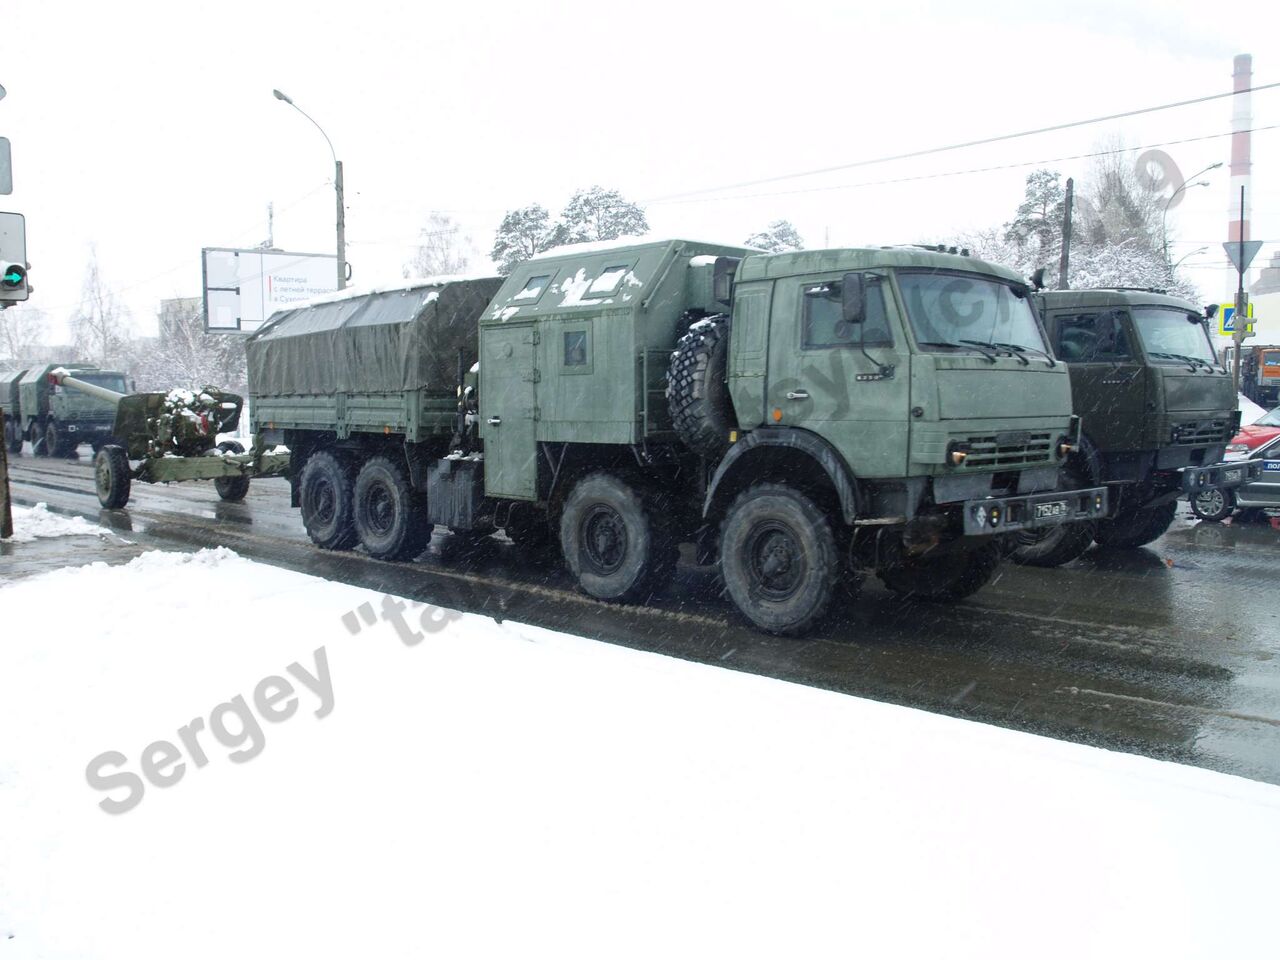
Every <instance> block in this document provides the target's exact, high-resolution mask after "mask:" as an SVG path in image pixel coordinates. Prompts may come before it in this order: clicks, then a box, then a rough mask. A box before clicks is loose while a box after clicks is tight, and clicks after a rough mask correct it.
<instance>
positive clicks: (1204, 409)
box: [1013, 288, 1256, 566]
mask: <svg viewBox="0 0 1280 960" xmlns="http://www.w3.org/2000/svg"><path fill="white" fill-rule="evenodd" d="M1035 300H1036V303H1037V306H1038V308H1039V310H1040V312H1041V316H1042V317H1043V320H1044V325H1045V328H1046V330H1047V331H1048V334H1049V340H1050V342H1051V344H1052V346H1053V350H1054V353H1055V355H1056V356H1057V357H1058V359H1060V360H1063V361H1065V362H1066V364H1067V366H1068V367H1069V369H1070V372H1071V393H1072V396H1073V398H1074V401H1075V412H1076V414H1078V415H1079V416H1080V417H1081V418H1082V419H1083V422H1084V434H1083V436H1082V438H1081V442H1080V445H1079V447H1078V448H1077V449H1076V450H1074V451H1072V454H1071V456H1070V457H1068V458H1067V460H1066V462H1065V463H1064V464H1063V468H1062V469H1063V474H1064V477H1063V484H1064V485H1065V486H1071V485H1077V486H1083V487H1090V486H1094V485H1097V484H1105V485H1106V486H1107V487H1108V488H1109V490H1110V491H1111V495H1110V498H1109V500H1110V504H1111V507H1110V512H1109V514H1108V516H1107V517H1106V518H1105V519H1101V520H1098V521H1096V522H1090V523H1079V524H1064V525H1061V526H1058V527H1055V528H1052V529H1050V528H1045V529H1042V530H1034V531H1024V532H1023V533H1021V534H1020V535H1019V541H1020V543H1019V546H1018V548H1017V549H1016V550H1015V552H1014V555H1013V556H1014V559H1016V560H1018V561H1020V562H1022V563H1029V564H1034V565H1038V566H1057V565H1059V564H1063V563H1066V562H1067V561H1069V560H1073V559H1075V558H1076V557H1078V556H1079V555H1080V554H1082V553H1083V552H1084V551H1085V550H1086V549H1088V547H1089V546H1091V545H1092V544H1093V543H1094V542H1095V541H1096V542H1097V543H1098V544H1100V545H1102V546H1108V547H1118V548H1132V547H1139V546H1142V545H1143V544H1147V543H1150V542H1151V541H1153V540H1155V539H1156V538H1157V537H1159V536H1160V535H1161V534H1163V533H1164V532H1165V530H1167V529H1168V528H1169V525H1170V524H1171V523H1172V522H1173V518H1174V515H1175V514H1176V512H1177V506H1178V504H1177V501H1178V498H1179V497H1180V496H1182V495H1184V494H1187V493H1192V492H1196V491H1203V490H1205V489H1210V488H1213V487H1232V486H1237V485H1239V484H1241V483H1243V482H1245V481H1246V480H1248V479H1249V477H1250V475H1251V473H1252V474H1256V465H1248V464H1239V463H1222V462H1221V460H1222V458H1223V455H1224V453H1225V450H1226V445H1227V443H1228V442H1229V441H1230V440H1231V438H1232V436H1233V435H1234V434H1235V432H1236V429H1237V427H1238V426H1239V423H1240V413H1239V411H1238V410H1237V409H1236V396H1235V392H1234V390H1233V389H1232V386H1231V374H1230V372H1229V371H1228V370H1227V369H1226V368H1225V367H1223V366H1222V365H1221V364H1220V363H1219V362H1218V361H1217V359H1216V358H1215V356H1214V351H1213V345H1212V342H1211V341H1210V339H1209V330H1208V326H1207V323H1206V317H1205V315H1204V314H1203V313H1202V312H1201V311H1200V310H1199V309H1198V308H1197V307H1195V306H1194V305H1193V304H1190V303H1188V302H1187V301H1185V300H1179V299H1177V298H1175V297H1169V296H1165V295H1164V294H1163V293H1160V292H1158V291H1153V290H1137V289H1122V288H1111V289H1095V290H1045V291H1042V292H1040V293H1038V294H1037V295H1036V297H1035Z"/></svg>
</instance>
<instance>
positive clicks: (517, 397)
mask: <svg viewBox="0 0 1280 960" xmlns="http://www.w3.org/2000/svg"><path fill="white" fill-rule="evenodd" d="M534 342H535V332H534V327H533V325H532V324H520V325H512V326H502V327H488V328H486V329H484V330H483V332H482V335H481V350H480V435H481V436H482V437H483V438H484V489H485V494H486V495H488V496H491V497H510V498H513V499H517V500H534V499H536V498H537V492H538V491H537V486H538V485H537V477H538V449H537V441H536V439H535V430H536V422H535V421H536V420H537V416H538V408H537V406H536V405H535V404H536V401H535V394H534V390H535V384H536V383H537V379H538V370H537V367H536V366H535V365H534Z"/></svg>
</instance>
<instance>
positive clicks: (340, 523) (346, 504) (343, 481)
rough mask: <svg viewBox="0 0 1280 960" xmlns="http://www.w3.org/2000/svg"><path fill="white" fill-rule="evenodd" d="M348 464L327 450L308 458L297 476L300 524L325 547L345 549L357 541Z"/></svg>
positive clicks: (316, 541) (318, 544)
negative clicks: (300, 511)
mask: <svg viewBox="0 0 1280 960" xmlns="http://www.w3.org/2000/svg"><path fill="white" fill-rule="evenodd" d="M351 486H352V484H351V468H350V467H349V466H348V465H347V464H346V463H343V462H342V461H340V460H339V459H338V458H337V457H336V456H334V455H333V454H332V453H330V452H329V451H328V450H321V451H319V452H318V453H313V454H312V455H311V456H310V457H308V458H307V462H306V465H305V466H303V468H302V475H301V476H300V477H299V478H298V488H299V489H298V494H299V496H298V499H299V501H300V503H301V506H302V525H303V526H304V527H306V528H307V536H309V537H310V538H311V542H312V543H314V544H315V545H316V546H317V547H320V548H322V549H324V550H347V549H349V548H351V547H353V546H355V543H356V528H355V522H354V520H353V518H352V514H353V512H354V511H353V510H352V503H351Z"/></svg>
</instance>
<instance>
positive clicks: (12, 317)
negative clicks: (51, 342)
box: [0, 306, 47, 369]
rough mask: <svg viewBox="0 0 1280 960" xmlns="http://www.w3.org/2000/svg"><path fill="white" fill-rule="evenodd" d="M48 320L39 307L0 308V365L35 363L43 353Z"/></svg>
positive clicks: (20, 365) (11, 365) (18, 366)
mask: <svg viewBox="0 0 1280 960" xmlns="http://www.w3.org/2000/svg"><path fill="white" fill-rule="evenodd" d="M46 326H47V320H46V318H45V315H44V311H42V310H41V309H39V308H38V307H29V306H18V307H10V308H9V309H7V310H0V366H3V367H13V368H15V369H17V368H20V367H25V366H28V365H29V364H32V363H34V362H36V360H37V359H38V357H39V355H40V354H41V353H42V352H43V351H42V347H43V344H44V330H45V327H46Z"/></svg>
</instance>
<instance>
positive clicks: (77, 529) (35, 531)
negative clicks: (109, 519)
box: [0, 503, 111, 543]
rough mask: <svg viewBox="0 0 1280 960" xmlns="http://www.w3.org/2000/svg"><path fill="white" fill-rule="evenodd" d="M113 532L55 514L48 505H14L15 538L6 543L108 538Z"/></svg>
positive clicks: (87, 522)
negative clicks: (44, 538)
mask: <svg viewBox="0 0 1280 960" xmlns="http://www.w3.org/2000/svg"><path fill="white" fill-rule="evenodd" d="M110 534H111V531H110V530H108V529H106V528H105V527H99V526H97V525H96V524H92V523H90V522H89V521H88V520H86V519H84V517H65V516H63V515H62V514H58V513H53V512H51V511H50V510H49V505H48V504H46V503H37V504H36V505H35V506H34V507H23V506H19V505H18V504H16V503H15V504H13V536H12V537H5V538H4V540H3V541H0V542H4V543H31V542H32V541H34V540H36V539H38V538H41V537H102V538H105V537H108V536H110Z"/></svg>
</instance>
